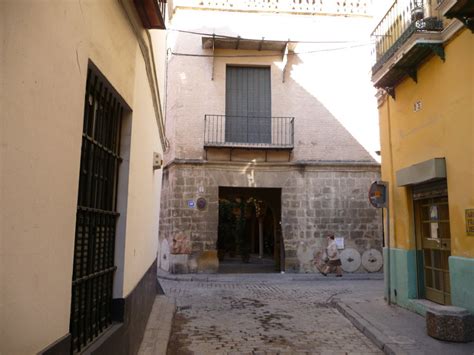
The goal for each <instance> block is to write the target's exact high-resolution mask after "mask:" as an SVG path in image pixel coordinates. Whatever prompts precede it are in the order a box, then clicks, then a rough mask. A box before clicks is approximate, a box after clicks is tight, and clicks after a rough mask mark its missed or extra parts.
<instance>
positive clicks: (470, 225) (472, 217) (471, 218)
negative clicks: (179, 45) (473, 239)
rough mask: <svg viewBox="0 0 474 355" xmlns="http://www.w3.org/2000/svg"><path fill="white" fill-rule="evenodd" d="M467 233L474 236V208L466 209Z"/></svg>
mask: <svg viewBox="0 0 474 355" xmlns="http://www.w3.org/2000/svg"><path fill="white" fill-rule="evenodd" d="M466 234H467V235H470V236H474V208H471V209H468V210H466Z"/></svg>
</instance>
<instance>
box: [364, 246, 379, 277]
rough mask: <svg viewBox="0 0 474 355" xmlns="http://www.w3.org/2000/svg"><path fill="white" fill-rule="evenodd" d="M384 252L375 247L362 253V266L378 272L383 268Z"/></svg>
mask: <svg viewBox="0 0 474 355" xmlns="http://www.w3.org/2000/svg"><path fill="white" fill-rule="evenodd" d="M382 265H383V257H382V254H381V253H380V252H379V251H378V250H375V249H369V250H367V251H365V252H364V254H362V266H363V267H364V268H365V269H366V270H367V271H368V272H377V271H379V270H380V269H381V268H382Z"/></svg>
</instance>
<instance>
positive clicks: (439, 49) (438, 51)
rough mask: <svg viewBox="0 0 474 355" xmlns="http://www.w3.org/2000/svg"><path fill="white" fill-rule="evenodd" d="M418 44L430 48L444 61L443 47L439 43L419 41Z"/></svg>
mask: <svg viewBox="0 0 474 355" xmlns="http://www.w3.org/2000/svg"><path fill="white" fill-rule="evenodd" d="M419 45H420V46H422V47H426V48H429V49H431V51H432V52H433V53H434V54H436V55H437V56H438V57H440V58H441V60H442V61H443V62H444V61H446V56H445V54H444V47H443V45H442V44H441V43H420V44H419Z"/></svg>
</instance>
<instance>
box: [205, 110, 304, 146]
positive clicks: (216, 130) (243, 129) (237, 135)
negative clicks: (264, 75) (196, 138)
mask: <svg viewBox="0 0 474 355" xmlns="http://www.w3.org/2000/svg"><path fill="white" fill-rule="evenodd" d="M294 120H295V118H294V117H255V116H229V115H227V116H226V115H205V117H204V146H205V147H236V148H238V147H242V148H267V149H293V147H294Z"/></svg>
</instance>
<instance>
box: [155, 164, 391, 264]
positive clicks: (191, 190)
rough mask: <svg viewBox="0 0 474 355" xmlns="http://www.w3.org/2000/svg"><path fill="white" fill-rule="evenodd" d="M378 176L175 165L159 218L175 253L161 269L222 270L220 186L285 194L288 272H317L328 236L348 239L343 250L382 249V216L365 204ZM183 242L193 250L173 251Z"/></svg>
mask: <svg viewBox="0 0 474 355" xmlns="http://www.w3.org/2000/svg"><path fill="white" fill-rule="evenodd" d="M243 167H245V169H243ZM378 177H379V168H378V167H377V166H343V167H342V166H337V167H328V166H310V165H304V166H301V165H299V166H297V165H294V164H286V165H279V166H278V165H275V166H271V167H270V166H254V167H252V168H251V169H249V168H248V164H247V165H242V164H227V165H218V164H210V165H208V164H191V163H189V164H174V165H171V166H169V167H167V168H166V169H165V171H164V177H163V191H162V201H161V216H160V218H161V221H160V243H162V245H163V243H168V244H169V248H168V250H170V253H169V254H168V255H162V256H160V257H161V258H162V263H161V265H162V267H163V265H168V263H169V271H170V272H173V273H188V272H213V271H216V269H217V266H218V261H217V256H216V255H215V251H216V242H217V229H218V215H219V211H218V199H219V187H220V186H233V187H262V188H263V187H272V188H281V189H282V196H281V203H282V206H281V210H282V214H281V225H282V233H283V239H284V247H285V269H286V271H289V272H316V271H317V270H316V268H315V266H314V263H313V259H314V256H315V253H317V252H318V251H321V250H323V249H324V248H325V246H326V239H325V234H326V233H327V232H333V233H335V234H336V236H337V237H344V243H345V248H353V249H356V250H357V251H358V252H359V253H360V254H362V253H363V252H364V251H366V250H368V249H372V248H373V249H376V250H379V251H381V250H382V219H381V212H380V210H377V209H375V208H373V207H372V206H371V205H370V204H369V202H368V199H367V191H368V187H369V185H370V184H371V183H372V182H373V181H374V180H376V179H378ZM200 197H202V198H204V199H205V200H206V201H207V205H206V207H205V209H204V210H199V209H198V208H197V207H196V206H193V205H192V203H193V202H194V203H195V202H196V200H197V199H198V198H200ZM183 238H184V239H187V240H188V241H189V250H187V251H185V252H182V250H181V251H180V254H176V253H173V240H175V241H176V239H179V240H182V239H183ZM165 240H166V242H164V241H165ZM161 249H162V250H164V251H165V252H166V250H167V248H163V247H162V248H161ZM181 249H182V248H181ZM185 249H186V248H185ZM213 253H214V254H213ZM163 257H164V258H165V261H166V262H164V261H163ZM164 268H165V269H166V268H167V267H164ZM360 271H363V269H362V268H361V269H360Z"/></svg>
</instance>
